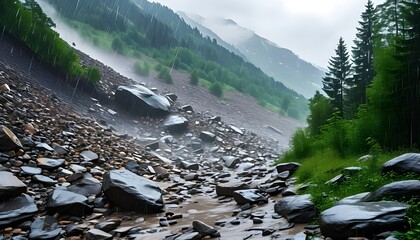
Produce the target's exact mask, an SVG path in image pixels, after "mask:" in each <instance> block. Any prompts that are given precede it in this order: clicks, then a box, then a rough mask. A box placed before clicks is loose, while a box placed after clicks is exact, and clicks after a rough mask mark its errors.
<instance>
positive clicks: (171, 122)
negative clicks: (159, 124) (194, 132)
mask: <svg viewBox="0 0 420 240" xmlns="http://www.w3.org/2000/svg"><path fill="white" fill-rule="evenodd" d="M163 126H165V129H166V130H168V131H169V132H171V133H180V132H183V131H185V130H187V127H188V120H187V119H186V118H184V117H182V116H179V115H172V116H169V117H168V118H167V119H166V120H165V122H164V123H163Z"/></svg>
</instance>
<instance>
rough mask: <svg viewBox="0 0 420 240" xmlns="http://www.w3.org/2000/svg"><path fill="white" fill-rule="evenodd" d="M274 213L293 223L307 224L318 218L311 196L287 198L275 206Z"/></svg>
mask: <svg viewBox="0 0 420 240" xmlns="http://www.w3.org/2000/svg"><path fill="white" fill-rule="evenodd" d="M274 211H275V212H276V213H278V214H280V215H281V216H283V217H284V218H286V219H287V220H288V221H289V222H293V223H307V222H309V221H311V220H312V219H313V218H314V217H315V216H316V211H315V205H314V204H313V203H312V202H311V195H309V194H306V195H298V196H290V197H285V198H283V199H282V200H280V201H278V202H277V203H276V204H275V205H274Z"/></svg>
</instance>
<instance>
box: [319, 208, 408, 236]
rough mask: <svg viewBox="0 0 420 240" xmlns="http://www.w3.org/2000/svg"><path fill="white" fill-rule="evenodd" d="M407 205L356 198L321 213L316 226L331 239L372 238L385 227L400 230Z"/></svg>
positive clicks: (390, 229)
mask: <svg viewBox="0 0 420 240" xmlns="http://www.w3.org/2000/svg"><path fill="white" fill-rule="evenodd" d="M408 207H409V206H408V205H406V204H403V203H398V202H385V201H384V202H358V203H354V204H350V205H337V206H334V207H332V208H330V209H327V210H325V211H323V212H322V213H321V216H320V224H319V225H320V228H321V233H322V235H323V236H325V237H331V238H334V240H336V239H337V240H341V239H343V240H344V239H347V238H349V237H366V238H372V237H373V236H374V235H376V234H379V233H382V232H385V231H398V230H403V229H404V225H405V224H406V221H405V219H404V216H405V214H406V211H407V209H408Z"/></svg>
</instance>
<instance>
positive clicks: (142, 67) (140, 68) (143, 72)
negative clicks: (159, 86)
mask: <svg viewBox="0 0 420 240" xmlns="http://www.w3.org/2000/svg"><path fill="white" fill-rule="evenodd" d="M133 67H134V71H135V73H137V74H138V75H140V76H149V74H150V64H149V63H148V62H146V61H145V62H143V63H141V62H140V61H137V62H135V63H134V65H133Z"/></svg>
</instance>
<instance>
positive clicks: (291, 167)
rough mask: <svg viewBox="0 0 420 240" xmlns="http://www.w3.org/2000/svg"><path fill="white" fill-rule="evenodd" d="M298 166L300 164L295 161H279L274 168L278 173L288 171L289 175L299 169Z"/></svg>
mask: <svg viewBox="0 0 420 240" xmlns="http://www.w3.org/2000/svg"><path fill="white" fill-rule="evenodd" d="M300 166H301V164H300V163H296V162H289V163H280V164H277V166H276V169H277V172H278V173H281V172H284V171H289V173H290V175H292V174H293V173H295V172H296V171H297V170H298V169H299V167H300Z"/></svg>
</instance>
